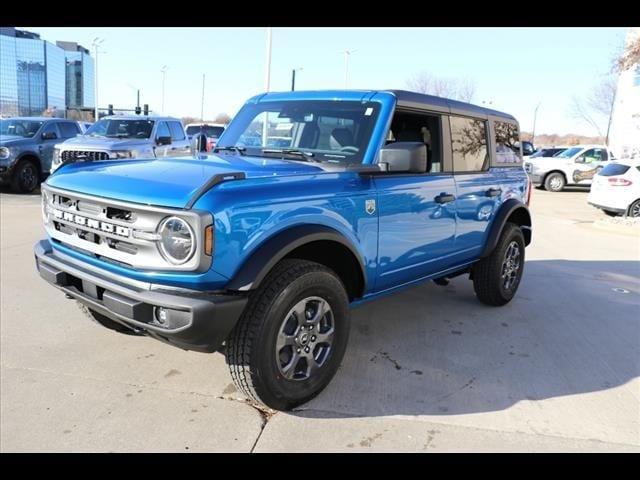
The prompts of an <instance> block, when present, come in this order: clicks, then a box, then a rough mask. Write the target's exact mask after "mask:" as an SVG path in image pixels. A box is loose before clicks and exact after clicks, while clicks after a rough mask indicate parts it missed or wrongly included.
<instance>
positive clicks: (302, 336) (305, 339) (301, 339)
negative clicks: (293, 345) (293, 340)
mask: <svg viewBox="0 0 640 480" xmlns="http://www.w3.org/2000/svg"><path fill="white" fill-rule="evenodd" d="M298 343H299V344H300V345H306V344H307V343H309V334H308V333H303V334H300V335H298Z"/></svg>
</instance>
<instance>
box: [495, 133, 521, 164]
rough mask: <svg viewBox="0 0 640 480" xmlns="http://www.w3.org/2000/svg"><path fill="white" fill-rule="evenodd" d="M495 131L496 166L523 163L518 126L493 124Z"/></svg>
mask: <svg viewBox="0 0 640 480" xmlns="http://www.w3.org/2000/svg"><path fill="white" fill-rule="evenodd" d="M493 130H494V133H495V136H496V159H495V163H496V165H498V166H504V165H514V164H516V165H517V164H519V163H521V162H522V157H520V145H519V142H520V138H519V135H518V127H517V125H515V124H514V123H508V122H493Z"/></svg>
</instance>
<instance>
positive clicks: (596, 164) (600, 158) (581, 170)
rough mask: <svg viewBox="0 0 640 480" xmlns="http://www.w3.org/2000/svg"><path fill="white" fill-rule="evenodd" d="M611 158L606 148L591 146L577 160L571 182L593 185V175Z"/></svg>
mask: <svg viewBox="0 0 640 480" xmlns="http://www.w3.org/2000/svg"><path fill="white" fill-rule="evenodd" d="M608 160H609V155H608V154H607V150H606V149H604V148H590V149H589V150H586V151H584V152H583V153H581V154H580V155H579V156H578V157H577V158H576V160H575V163H574V165H573V172H572V175H571V177H572V178H570V179H569V182H570V183H575V184H577V185H591V182H592V181H593V176H594V175H595V174H596V173H598V172H599V171H600V170H602V169H603V168H604V166H605V165H606V164H607V162H608Z"/></svg>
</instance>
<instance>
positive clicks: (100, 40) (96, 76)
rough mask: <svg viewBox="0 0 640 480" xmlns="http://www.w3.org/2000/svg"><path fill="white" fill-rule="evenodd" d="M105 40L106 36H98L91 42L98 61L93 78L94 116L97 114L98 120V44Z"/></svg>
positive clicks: (96, 119) (96, 118)
mask: <svg viewBox="0 0 640 480" xmlns="http://www.w3.org/2000/svg"><path fill="white" fill-rule="evenodd" d="M102 42H104V38H99V37H96V38H94V39H93V43H92V44H91V45H92V46H93V51H94V55H95V57H96V62H95V65H96V66H95V69H94V70H95V71H94V78H93V88H94V97H95V98H94V102H95V112H94V116H95V121H96V122H97V121H98V46H99V45H100V44H101V43H102Z"/></svg>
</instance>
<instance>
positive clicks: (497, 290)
mask: <svg viewBox="0 0 640 480" xmlns="http://www.w3.org/2000/svg"><path fill="white" fill-rule="evenodd" d="M523 270H524V235H523V234H522V230H521V229H520V227H519V226H518V225H516V224H514V223H507V224H506V225H505V227H504V229H503V231H502V234H501V236H500V240H499V241H498V244H497V245H496V248H494V249H493V252H491V255H489V256H488V257H485V258H483V259H482V260H480V261H479V262H478V263H476V264H475V265H474V266H473V289H474V290H475V292H476V296H477V297H478V300H480V301H481V302H482V303H484V304H486V305H491V306H502V305H505V304H507V303H509V302H510V301H511V299H512V298H513V297H514V296H515V294H516V291H517V290H518V286H519V285H520V280H521V278H522V272H523Z"/></svg>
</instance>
